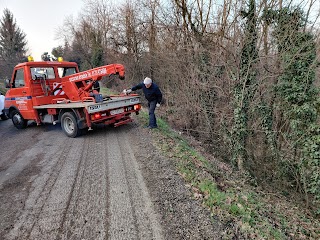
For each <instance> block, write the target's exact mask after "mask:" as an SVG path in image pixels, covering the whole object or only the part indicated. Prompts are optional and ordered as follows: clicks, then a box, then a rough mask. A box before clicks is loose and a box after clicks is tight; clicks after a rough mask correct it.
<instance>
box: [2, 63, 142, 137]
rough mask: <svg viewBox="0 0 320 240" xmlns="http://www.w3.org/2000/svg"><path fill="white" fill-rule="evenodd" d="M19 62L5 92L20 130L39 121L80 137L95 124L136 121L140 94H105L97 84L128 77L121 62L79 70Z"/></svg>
mask: <svg viewBox="0 0 320 240" xmlns="http://www.w3.org/2000/svg"><path fill="white" fill-rule="evenodd" d="M28 60H29V61H28V62H24V63H20V64H18V65H17V66H15V68H14V71H13V74H12V78H11V80H10V81H8V82H7V87H8V88H10V89H9V90H8V91H7V93H6V95H5V106H4V111H5V113H6V114H7V115H8V116H9V117H10V118H11V119H12V122H13V124H14V126H15V127H17V128H18V129H22V128H26V127H27V123H28V121H29V120H33V121H35V122H36V123H37V125H41V124H43V123H52V124H56V123H61V127H62V129H63V131H64V132H65V134H66V135H67V136H69V137H77V136H79V135H80V134H81V133H83V132H85V131H87V130H92V125H93V124H99V123H102V124H105V125H113V126H114V127H117V126H120V125H123V124H127V123H129V122H131V121H132V118H131V116H130V115H131V114H132V113H136V114H138V113H139V111H140V109H141V105H140V98H139V96H138V95H137V94H130V95H123V94H121V95H109V96H102V94H100V93H99V92H98V91H97V89H96V88H95V86H96V85H97V83H99V81H100V80H101V79H102V78H103V77H105V76H106V77H110V76H111V75H117V76H119V78H120V79H124V77H125V68H124V66H123V65H121V64H110V65H106V66H102V67H97V68H94V69H90V70H87V71H83V72H79V69H78V65H77V64H76V63H74V62H67V61H63V59H62V58H58V61H33V59H32V57H29V58H28Z"/></svg>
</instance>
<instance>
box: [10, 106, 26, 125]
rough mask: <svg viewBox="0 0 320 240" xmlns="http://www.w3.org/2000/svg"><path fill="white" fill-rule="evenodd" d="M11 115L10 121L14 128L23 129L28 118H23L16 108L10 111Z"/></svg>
mask: <svg viewBox="0 0 320 240" xmlns="http://www.w3.org/2000/svg"><path fill="white" fill-rule="evenodd" d="M11 116H12V123H13V125H14V126H15V127H16V128H18V129H23V128H26V127H27V125H28V120H25V119H24V118H23V117H22V115H21V113H20V112H19V111H18V110H14V111H13V112H12V113H11Z"/></svg>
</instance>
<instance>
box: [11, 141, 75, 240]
mask: <svg viewBox="0 0 320 240" xmlns="http://www.w3.org/2000/svg"><path fill="white" fill-rule="evenodd" d="M59 137H61V136H59ZM54 139H55V135H53V136H50V138H48V139H41V140H42V141H43V145H42V146H41V145H40V147H43V148H44V149H47V150H48V149H49V148H51V147H53V148H52V149H51V151H49V152H47V155H46V157H45V159H44V160H43V161H42V170H41V173H40V174H39V175H38V176H36V177H35V179H33V181H32V187H31V188H30V192H29V194H28V198H27V199H26V201H25V207H24V209H22V211H21V212H22V213H21V214H20V216H19V218H18V221H17V222H16V223H15V226H14V228H13V230H12V231H11V232H10V233H9V235H8V239H16V238H18V239H37V238H38V237H39V239H40V238H41V239H44V238H45V236H46V234H45V232H46V229H50V231H52V232H54V230H53V229H52V228H53V227H54V226H55V224H56V220H58V219H59V215H60V214H59V212H61V209H63V207H62V208H61V207H59V201H57V199H59V198H61V195H60V196H55V193H54V190H55V188H54V186H55V185H57V184H58V182H59V181H61V179H59V177H61V171H62V170H63V168H64V167H65V163H66V161H65V160H66V159H68V157H67V156H68V154H70V149H72V147H76V146H75V143H74V142H72V141H71V139H68V138H65V140H64V141H61V142H60V144H58V145H55V146H52V144H51V142H54ZM61 148H62V149H61ZM52 150H53V151H52ZM59 151H61V152H60V153H59V155H58V156H56V153H57V152H59ZM71 152H72V151H71ZM50 225H51V226H50ZM49 239H50V238H49Z"/></svg>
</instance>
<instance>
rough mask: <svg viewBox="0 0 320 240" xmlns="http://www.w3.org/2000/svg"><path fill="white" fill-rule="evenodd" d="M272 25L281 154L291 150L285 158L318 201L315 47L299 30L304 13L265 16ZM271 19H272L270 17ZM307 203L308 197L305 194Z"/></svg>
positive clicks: (319, 163) (319, 140) (319, 145)
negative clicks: (277, 66)
mask: <svg viewBox="0 0 320 240" xmlns="http://www.w3.org/2000/svg"><path fill="white" fill-rule="evenodd" d="M267 15H268V16H269V17H270V16H272V18H273V20H274V21H273V23H274V24H275V38H276V41H277V45H278V50H279V55H280V62H281V67H282V69H283V72H282V74H281V75H280V76H279V83H278V85H277V86H275V91H276V93H277V96H281V97H280V99H279V106H278V107H279V109H281V111H282V112H283V115H284V117H285V119H286V121H287V122H288V126H289V129H287V130H286V131H285V132H284V133H282V134H283V136H284V137H285V138H286V141H287V144H286V147H285V148H283V150H282V151H291V154H285V155H286V156H290V159H286V161H285V162H288V163H289V164H290V165H291V167H294V168H295V169H294V171H295V172H297V173H298V176H299V179H297V180H298V181H299V182H297V184H300V185H302V187H303V190H304V191H305V193H307V192H309V193H312V194H314V196H315V199H320V187H319V186H320V177H319V172H320V160H319V159H320V130H319V126H318V125H317V122H318V119H319V112H318V110H317V106H318V105H319V101H318V93H319V89H318V88H316V87H315V86H314V81H315V68H316V64H315V63H316V46H315V42H314V37H313V36H312V35H311V34H310V33H308V32H303V31H302V26H303V23H304V16H303V11H302V10H301V9H299V8H296V9H293V10H291V9H289V8H284V9H282V10H280V11H278V12H272V13H269V14H267ZM269 19H271V17H270V18H269ZM306 199H307V200H308V195H307V194H306Z"/></svg>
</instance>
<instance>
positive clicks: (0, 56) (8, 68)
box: [0, 9, 27, 77]
mask: <svg viewBox="0 0 320 240" xmlns="http://www.w3.org/2000/svg"><path fill="white" fill-rule="evenodd" d="M26 47H27V40H26V35H25V33H24V32H23V31H22V30H21V29H20V28H19V27H18V25H17V23H16V21H15V19H14V18H13V14H12V13H11V12H10V11H9V9H4V11H3V17H2V19H1V21H0V60H1V61H0V68H1V72H0V77H1V76H2V77H10V76H11V74H12V69H13V67H14V66H15V65H16V64H17V63H19V62H23V61H25V59H26V56H25V55H26V52H27V48H26Z"/></svg>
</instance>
